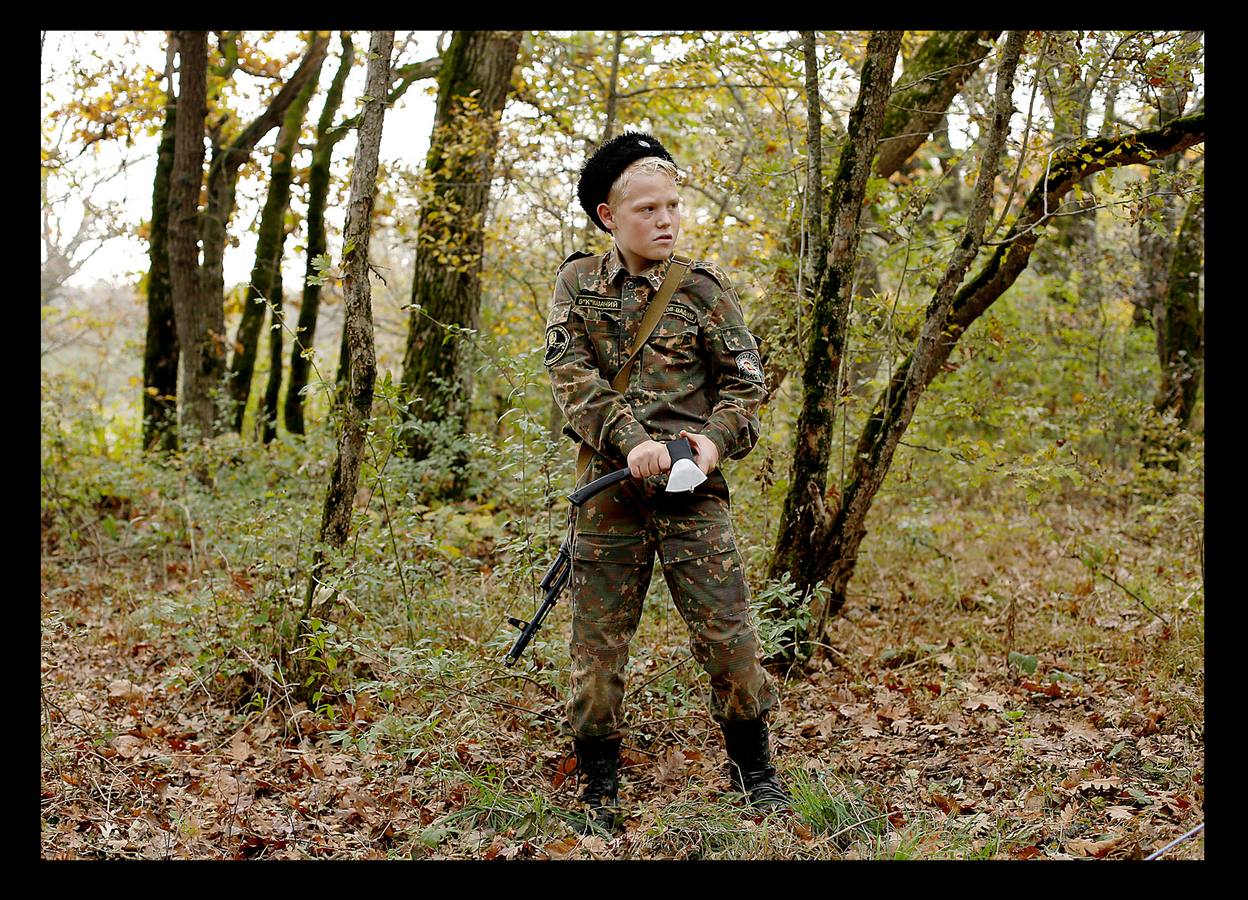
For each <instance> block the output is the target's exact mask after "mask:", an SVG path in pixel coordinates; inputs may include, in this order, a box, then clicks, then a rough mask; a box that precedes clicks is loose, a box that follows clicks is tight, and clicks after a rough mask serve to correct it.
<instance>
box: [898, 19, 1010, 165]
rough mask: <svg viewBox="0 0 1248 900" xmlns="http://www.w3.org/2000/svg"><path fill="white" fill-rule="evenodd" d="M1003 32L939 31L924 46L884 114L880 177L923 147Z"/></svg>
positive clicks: (908, 64) (899, 84)
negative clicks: (955, 97)
mask: <svg viewBox="0 0 1248 900" xmlns="http://www.w3.org/2000/svg"><path fill="white" fill-rule="evenodd" d="M1000 33H1001V31H1000V29H998V30H996V31H938V32H936V33H935V34H933V35H932V36H931V37H929V38H928V39H927V40H926V41H924V42H923V46H922V47H920V48H919V51H918V52H917V53H915V54H914V58H913V59H912V60H910V62H909V63H907V64H906V66H905V68H904V69H903V70H902V72H901V79H900V80H899V83H898V85H897V91H896V93H895V94H894V95H893V96H892V98H891V99H890V100H889V104H888V111H887V112H886V113H885V114H884V131H883V134H884V137H883V138H882V139H881V140H880V147H879V154H878V155H877V156H876V158H875V173H876V174H877V175H879V176H880V177H881V178H887V177H888V176H889V175H891V174H892V173H893V172H896V171H897V170H898V169H899V168H901V164H902V163H904V162H905V161H906V160H907V159H909V158H910V155H911V154H912V153H914V151H916V150H918V149H919V147H921V146H922V145H923V143H924V141H926V140H927V138H928V136H929V135H930V134H931V133H932V129H934V128H936V127H937V126H938V125H939V124H940V123H941V120H942V119H944V117H945V113H946V112H947V111H948V109H949V104H950V103H951V102H952V101H953V98H954V96H955V95H956V94H957V93H958V91H959V90H960V89H961V88H962V85H964V84H965V83H966V80H967V79H968V78H970V77H971V76H972V75H973V74H975V72H976V71H977V70H978V69H979V64H980V63H981V62H983V61H984V58H985V57H986V56H987V55H988V53H989V47H990V46H991V44H992V42H993V41H995V40H996V39H997V35H999V34H1000Z"/></svg>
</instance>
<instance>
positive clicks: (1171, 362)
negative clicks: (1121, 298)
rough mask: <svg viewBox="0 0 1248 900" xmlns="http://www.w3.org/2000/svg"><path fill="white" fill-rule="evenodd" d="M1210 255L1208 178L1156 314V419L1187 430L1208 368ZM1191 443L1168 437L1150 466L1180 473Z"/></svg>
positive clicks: (1153, 445)
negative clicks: (1204, 280)
mask: <svg viewBox="0 0 1248 900" xmlns="http://www.w3.org/2000/svg"><path fill="white" fill-rule="evenodd" d="M1204 251H1205V195H1204V179H1203V178H1202V179H1201V188H1200V192H1199V193H1198V194H1195V195H1194V196H1193V197H1192V199H1191V201H1190V202H1189V203H1188V204H1187V212H1186V213H1184V215H1183V224H1182V226H1180V228H1179V236H1178V239H1177V240H1176V241H1175V244H1174V255H1173V258H1172V259H1171V262H1170V274H1169V278H1168V279H1167V281H1168V284H1167V288H1166V295H1165V298H1164V301H1163V302H1161V303H1158V304H1157V306H1156V307H1154V309H1153V328H1154V329H1155V330H1156V332H1157V357H1158V361H1159V362H1160V364H1161V383H1160V385H1159V386H1158V388H1157V394H1156V396H1155V397H1154V398H1153V408H1154V409H1156V410H1157V414H1158V415H1160V416H1164V417H1172V418H1173V419H1174V421H1175V424H1177V425H1178V426H1179V428H1181V429H1183V430H1184V431H1186V430H1187V428H1188V426H1189V425H1190V424H1191V421H1192V410H1193V409H1194V408H1195V406H1196V391H1197V388H1199V386H1200V378H1201V374H1202V372H1203V369H1204V354H1205V349H1204V345H1205V340H1204V331H1205V321H1204V314H1203V313H1202V312H1201V309H1200V273H1201V270H1202V268H1203V266H1204ZM1189 443H1190V440H1189V439H1188V438H1187V437H1186V436H1185V435H1180V436H1178V437H1177V438H1176V437H1174V436H1173V435H1167V436H1166V437H1164V438H1161V439H1157V438H1156V436H1153V439H1152V440H1151V441H1149V442H1148V443H1147V444H1146V448H1145V449H1146V452H1145V454H1144V460H1143V461H1144V464H1145V465H1156V464H1157V463H1161V464H1162V465H1164V466H1165V467H1166V468H1168V469H1171V470H1174V471H1178V468H1179V454H1181V453H1183V452H1184V451H1185V450H1186V449H1187V447H1188V445H1189Z"/></svg>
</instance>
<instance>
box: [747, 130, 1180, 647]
mask: <svg viewBox="0 0 1248 900" xmlns="http://www.w3.org/2000/svg"><path fill="white" fill-rule="evenodd" d="M1204 139H1205V117H1204V113H1203V112H1202V113H1199V114H1196V115H1192V116H1185V117H1182V118H1179V119H1175V120H1173V121H1172V122H1170V123H1169V124H1167V125H1165V126H1162V127H1159V128H1153V129H1147V130H1142V131H1136V132H1130V133H1125V134H1121V135H1117V136H1113V137H1100V138H1095V139H1089V140H1085V141H1083V142H1080V143H1076V144H1074V145H1073V146H1071V147H1068V148H1067V149H1066V150H1065V151H1063V152H1060V153H1057V154H1055V155H1054V157H1053V159H1052V163H1051V165H1050V166H1049V167H1048V168H1047V170H1046V172H1045V175H1044V176H1042V178H1041V180H1040V181H1039V182H1038V183H1037V184H1036V185H1035V187H1034V188H1033V189H1032V191H1031V193H1030V194H1029V195H1028V197H1027V200H1026V201H1025V203H1024V204H1023V207H1022V209H1021V210H1020V212H1019V215H1018V217H1017V219H1016V220H1015V222H1014V224H1013V226H1012V227H1011V228H1010V230H1009V232H1008V233H1007V234H1006V236H1005V237H1004V238H1003V239H1002V240H1000V241H996V242H994V244H995V248H994V251H993V253H992V255H991V257H990V258H989V259H988V260H987V262H986V263H985V264H984V265H983V266H982V267H981V268H980V270H979V271H978V272H977V273H976V274H975V275H974V276H973V277H971V278H970V279H969V280H968V281H967V282H966V283H965V284H964V285H962V286H961V287H960V288H958V289H957V291H956V294H955V295H954V297H953V300H952V302H951V303H950V304H949V305H948V306H947V307H945V308H947V312H946V313H945V314H944V315H943V316H941V315H939V313H940V309H941V308H942V307H944V304H943V303H939V302H937V301H939V299H940V296H941V294H940V292H939V291H938V294H937V297H936V298H934V300H933V303H932V305H930V306H929V309H928V320H927V322H926V323H925V326H924V333H925V334H927V335H931V334H935V339H934V340H927V341H924V342H923V343H922V344H920V345H919V346H917V347H916V349H915V350H914V351H913V352H912V353H911V354H910V355H909V356H908V357H907V359H906V360H905V361H903V363H902V364H901V365H900V366H899V367H898V368H897V369H896V370H895V371H894V372H893V375H892V378H891V379H890V382H889V384H888V385H887V386H886V388H885V389H884V391H883V392H882V393H881V394H880V396H879V398H878V399H877V401H876V403H875V406H874V408H873V410H872V412H871V414H870V416H869V418H868V421H867V423H866V426H865V427H864V428H863V430H862V432H861V434H860V435H859V438H858V441H857V445H856V447H855V448H854V451H853V454H852V456H851V457H850V458H851V459H852V468H851V471H850V473H849V477H848V479H847V480H846V483H845V486H844V489H843V490H842V492H841V493H840V495H839V496H835V495H834V496H832V497H830V498H829V500H830V501H831V502H830V503H828V504H827V505H826V508H825V504H824V502H823V497H822V494H821V491H820V487H819V485H821V484H822V482H804V483H800V484H799V483H797V482H794V483H793V486H792V487H791V488H790V494H791V495H792V494H794V493H799V494H800V493H803V492H804V493H806V494H807V495H808V496H810V497H811V498H812V500H814V504H813V505H815V506H817V507H818V508H819V509H820V510H821V514H820V516H819V517H818V518H817V519H815V521H814V522H813V523H812V526H811V531H810V532H808V533H800V532H795V533H793V540H794V541H795V542H796V543H797V544H798V546H797V548H796V552H791V550H790V548H788V547H786V546H785V545H784V544H783V541H781V543H780V546H779V547H778V548H777V551H776V552H775V554H774V556H773V561H772V568H771V576H772V577H778V576H779V575H780V574H781V573H782V572H785V571H787V572H789V573H790V574H791V575H792V576H793V580H794V582H795V584H796V586H797V588H798V590H799V591H800V592H801V593H802V594H803V596H808V595H809V593H810V591H812V590H813V589H814V588H815V587H816V586H817V585H819V584H820V583H822V584H823V585H824V586H825V588H827V590H828V594H829V597H828V601H827V604H826V605H825V607H824V616H825V617H826V615H828V614H831V613H835V612H837V611H838V610H839V609H840V608H841V606H842V605H843V604H844V602H845V591H846V588H847V586H848V584H849V580H850V578H851V577H852V575H853V572H854V567H855V565H856V562H857V553H858V548H859V546H860V545H861V542H862V539H863V537H864V536H865V535H866V529H865V527H864V522H865V520H866V516H867V512H868V511H869V509H870V507H871V503H872V500H873V499H874V497H875V495H876V493H877V492H878V491H879V488H880V486H881V485H882V484H883V481H884V478H885V476H886V475H887V473H888V468H889V465H890V464H891V461H892V457H893V453H894V451H895V450H896V448H897V444H898V442H899V441H900V439H901V436H902V434H903V433H904V432H905V429H906V427H907V426H908V424H909V422H910V419H911V416H912V415H913V411H914V408H915V404H916V403H917V400H918V395H919V394H920V393H921V392H922V390H924V389H925V386H926V384H929V383H930V382H931V380H932V379H933V378H934V377H935V376H936V375H937V374H938V373H939V372H940V370H941V367H942V366H943V365H944V363H945V361H946V360H948V358H949V354H950V353H951V352H952V351H953V348H954V346H955V344H956V343H957V341H958V338H959V337H960V336H961V335H963V334H964V333H965V332H966V330H967V329H968V328H969V327H970V326H971V325H972V324H973V323H974V322H975V321H976V320H977V319H978V318H979V317H980V316H982V315H983V314H984V312H986V311H987V310H988V308H989V307H990V306H991V305H992V304H993V303H994V302H995V301H996V300H997V299H998V298H1000V297H1001V296H1002V294H1004V293H1005V291H1006V290H1008V289H1009V287H1010V286H1011V285H1012V284H1013V283H1014V282H1015V281H1016V280H1017V278H1018V276H1019V275H1020V274H1021V273H1022V271H1023V270H1024V269H1025V268H1026V267H1027V263H1028V261H1029V259H1030V258H1031V255H1032V251H1033V250H1034V249H1035V247H1036V244H1037V242H1038V240H1039V239H1040V236H1041V232H1042V229H1043V226H1045V225H1046V224H1048V223H1049V222H1051V220H1052V219H1053V211H1054V210H1057V209H1058V208H1059V206H1060V204H1061V201H1062V198H1063V197H1064V196H1065V195H1066V194H1067V193H1069V192H1070V191H1071V190H1072V189H1073V188H1074V186H1075V185H1076V184H1078V183H1079V182H1080V181H1082V180H1084V179H1086V178H1088V177H1090V176H1092V175H1094V174H1096V173H1097V172H1100V171H1104V170H1106V169H1110V168H1114V167H1118V166H1127V165H1135V164H1138V163H1141V162H1143V161H1145V160H1157V159H1162V158H1165V157H1167V156H1169V155H1171V154H1175V153H1181V152H1183V151H1184V150H1186V149H1187V148H1189V147H1192V146H1194V145H1196V144H1199V143H1201V142H1203V141H1204ZM968 237H972V236H971V235H969V234H966V233H964V237H963V242H965V241H966V240H967V239H968ZM962 249H963V246H962V245H961V244H960V245H959V251H958V252H960V251H961V250H962ZM947 283H948V282H947V279H946V280H945V281H942V286H943V285H945V284H947ZM933 315H935V316H937V317H938V319H937V320H938V321H939V323H940V325H939V327H933V326H932V317H933ZM816 440H817V439H816V438H815V437H814V436H805V435H799V440H798V442H797V443H796V444H795V453H798V454H800V453H804V452H806V449H805V446H806V445H807V444H814V443H815V441H816ZM786 509H787V502H786ZM787 524H788V523H787V522H786V527H787ZM777 562H780V563H782V564H781V565H777ZM785 562H791V563H792V567H791V568H788V567H786V566H785V565H783V563H785ZM804 637H805V634H804V633H801V634H799V633H797V632H795V633H794V644H796V643H797V642H798V641H800V640H802V639H804ZM816 639H817V638H816ZM794 652H795V646H794V645H792V644H791V645H790V647H789V648H788V653H787V654H786V655H785V658H791V656H792V655H793V654H794Z"/></svg>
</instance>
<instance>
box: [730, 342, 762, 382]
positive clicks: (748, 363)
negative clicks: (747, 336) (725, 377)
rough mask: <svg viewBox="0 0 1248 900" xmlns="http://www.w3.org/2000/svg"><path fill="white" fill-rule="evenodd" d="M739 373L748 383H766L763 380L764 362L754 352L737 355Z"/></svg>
mask: <svg viewBox="0 0 1248 900" xmlns="http://www.w3.org/2000/svg"><path fill="white" fill-rule="evenodd" d="M737 371H738V372H740V373H741V377H742V378H744V379H745V380H746V381H753V382H754V383H755V384H765V383H766V382H765V381H764V380H763V361H762V360H761V359H759V357H758V354H757V353H755V352H754V351H753V350H747V351H745V352H744V353H738V354H737Z"/></svg>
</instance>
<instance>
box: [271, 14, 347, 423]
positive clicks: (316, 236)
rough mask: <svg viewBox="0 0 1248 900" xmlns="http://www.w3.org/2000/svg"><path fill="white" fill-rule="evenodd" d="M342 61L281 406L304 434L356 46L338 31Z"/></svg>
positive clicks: (314, 186) (325, 123) (320, 125)
mask: <svg viewBox="0 0 1248 900" xmlns="http://www.w3.org/2000/svg"><path fill="white" fill-rule="evenodd" d="M341 40H342V61H341V62H340V63H339V64H338V71H337V72H336V73H334V80H333V81H332V82H331V83H330V85H329V93H328V94H326V96H325V105H324V106H323V107H322V108H321V117H320V119H318V120H317V123H316V148H315V149H314V150H313V151H312V165H311V167H310V168H309V169H308V222H307V229H308V259H307V268H306V271H305V273H304V280H303V301H302V302H301V303H300V304H299V322H298V324H297V325H296V327H295V339H294V341H293V342H292V343H293V346H292V347H291V352H290V384H289V385H287V388H286V403H285V407H284V412H285V418H286V430H287V431H289V432H291V433H292V434H303V432H304V423H303V393H304V388H305V387H307V384H308V370H309V368H310V366H311V358H310V357H311V351H312V348H313V345H314V342H315V340H316V320H317V316H318V313H319V312H320V307H321V284H320V281H319V280H317V279H313V278H312V276H314V275H316V268H315V266H314V265H313V263H314V262H315V261H316V259H317V258H318V257H319V256H321V255H322V254H323V253H324V252H325V247H326V241H325V203H326V200H327V199H328V197H329V178H330V163H331V162H332V160H333V156H334V147H336V146H337V145H338V142H339V141H340V140H342V137H343V135H345V134H346V133H347V130H346V129H345V128H334V127H333V126H334V116H336V115H337V114H338V107H339V106H341V105H342V92H343V87H344V86H345V85H346V83H347V76H348V75H349V74H351V64H352V63H353V62H354V60H355V46H354V45H353V44H352V43H351V35H350V34H349V33H348V32H345V31H344V32H342V35H341Z"/></svg>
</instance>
